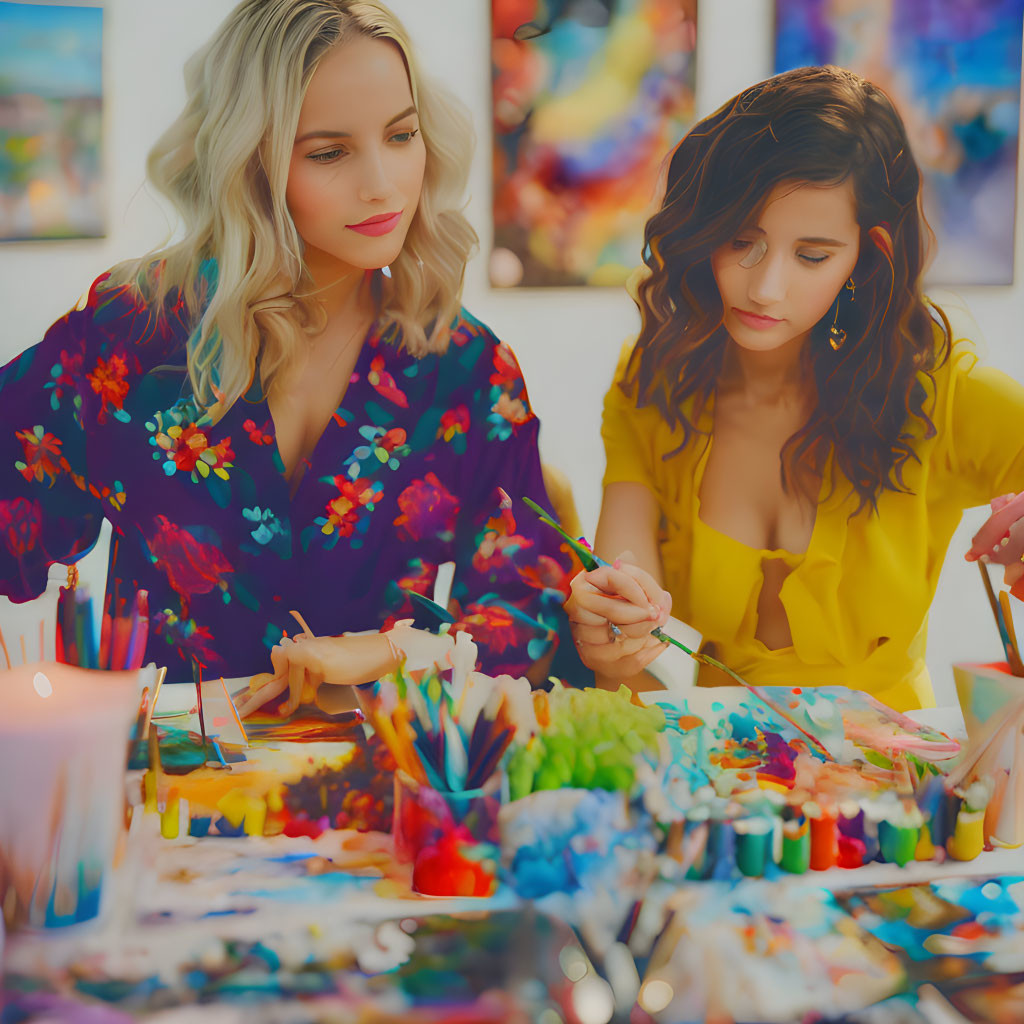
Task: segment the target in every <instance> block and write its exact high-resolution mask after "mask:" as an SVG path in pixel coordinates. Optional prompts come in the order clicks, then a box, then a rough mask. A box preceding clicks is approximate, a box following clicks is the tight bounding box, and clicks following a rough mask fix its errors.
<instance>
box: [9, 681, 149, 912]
mask: <svg viewBox="0 0 1024 1024" xmlns="http://www.w3.org/2000/svg"><path fill="white" fill-rule="evenodd" d="M139 684H140V677H139V673H138V672H91V671H88V670H85V669H79V668H75V667H72V666H69V665H61V664H58V663H56V662H43V663H36V664H33V665H25V666H20V667H19V668H16V669H13V670H11V671H6V672H0V777H2V778H3V780H4V783H3V785H2V786H0V905H2V907H3V913H4V917H5V919H6V923H7V924H8V926H10V927H16V926H28V927H34V928H53V927H59V926H62V925H70V924H79V923H81V922H84V921H88V920H90V919H92V918H95V917H97V916H98V915H99V913H100V910H101V906H102V901H103V897H104V894H105V893H106V892H107V891H108V890H109V884H108V883H109V881H110V874H111V871H112V867H113V862H114V854H115V850H116V847H117V843H118V840H119V837H120V835H121V832H122V830H123V827H124V800H125V796H124V794H125V788H124V772H125V762H126V755H127V745H128V740H129V737H130V734H131V730H132V725H133V723H134V721H135V718H136V715H137V712H138V707H139Z"/></svg>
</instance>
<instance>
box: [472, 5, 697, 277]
mask: <svg viewBox="0 0 1024 1024" xmlns="http://www.w3.org/2000/svg"><path fill="white" fill-rule="evenodd" d="M491 10H492V50H491V54H492V72H493V103H494V107H493V116H494V249H493V251H492V254H491V265H490V270H491V283H492V284H494V285H496V286H499V287H513V286H516V285H521V286H537V285H554V286H565V285H583V284H599V285H621V284H622V283H623V282H624V281H625V280H626V278H627V276H628V275H629V272H630V271H631V270H632V268H633V267H634V266H636V265H637V264H638V263H639V262H640V253H641V249H642V246H643V226H644V222H645V220H646V217H647V216H648V214H649V213H650V211H651V207H652V203H653V201H654V199H655V193H656V190H657V185H658V177H659V171H660V168H661V165H662V162H663V160H664V158H665V155H666V154H667V153H668V151H669V149H670V148H671V147H672V146H673V145H674V144H675V143H676V142H678V141H679V139H680V138H682V136H683V134H684V133H685V132H686V130H687V129H688V128H689V126H690V124H691V123H692V121H693V118H694V74H695V47H696V38H697V0H491Z"/></svg>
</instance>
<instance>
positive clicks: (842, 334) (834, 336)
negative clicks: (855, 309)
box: [828, 277, 857, 352]
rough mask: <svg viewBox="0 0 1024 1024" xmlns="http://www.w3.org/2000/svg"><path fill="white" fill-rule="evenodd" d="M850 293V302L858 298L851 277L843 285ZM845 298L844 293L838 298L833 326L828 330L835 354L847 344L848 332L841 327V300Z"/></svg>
mask: <svg viewBox="0 0 1024 1024" xmlns="http://www.w3.org/2000/svg"><path fill="white" fill-rule="evenodd" d="M843 287H844V288H846V289H847V290H848V291H849V293H850V301H851V302H853V300H854V299H855V298H856V295H857V285H856V284H855V283H854V280H853V278H852V277H851V278H850V279H849V280H848V281H847V282H846V284H845V285H843ZM842 297H843V293H842V291H840V292H839V294H838V295H837V296H836V311H835V314H834V315H833V317H832V326H831V327H830V328H829V329H828V343H829V345H830V346H831V347H832V351H833V352H838V351H839V350H840V349H841V348H842V347H843V346H844V345H845V344H846V331H844V330H843V328H842V327H840V326H839V323H838V320H839V300H840V299H841V298H842Z"/></svg>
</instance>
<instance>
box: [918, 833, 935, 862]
mask: <svg viewBox="0 0 1024 1024" xmlns="http://www.w3.org/2000/svg"><path fill="white" fill-rule="evenodd" d="M934 857H935V844H934V843H933V842H932V830H931V826H929V825H922V826H921V834H920V835H919V836H918V839H917V847H916V848H915V849H914V860H933V859H934Z"/></svg>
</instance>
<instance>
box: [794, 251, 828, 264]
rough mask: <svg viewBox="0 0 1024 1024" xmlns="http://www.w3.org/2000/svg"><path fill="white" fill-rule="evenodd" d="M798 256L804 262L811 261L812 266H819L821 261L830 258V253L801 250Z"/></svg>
mask: <svg viewBox="0 0 1024 1024" xmlns="http://www.w3.org/2000/svg"><path fill="white" fill-rule="evenodd" d="M797 258H798V259H800V260H802V261H803V262H804V263H810V264H811V265H812V266H817V265H818V264H819V263H824V262H825V260H827V259H828V258H829V253H822V254H821V255H817V254H814V255H812V254H811V253H808V252H801V253H798V254H797Z"/></svg>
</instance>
